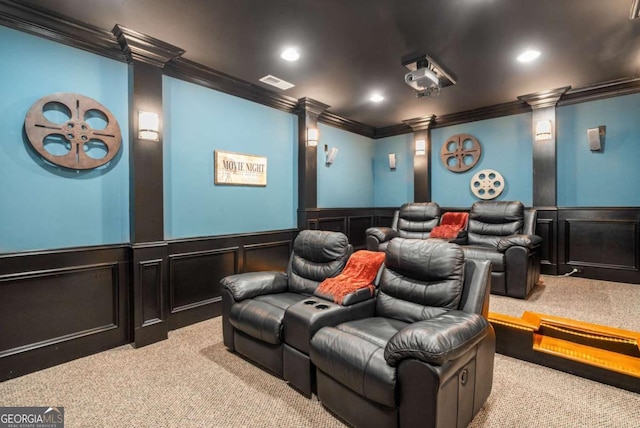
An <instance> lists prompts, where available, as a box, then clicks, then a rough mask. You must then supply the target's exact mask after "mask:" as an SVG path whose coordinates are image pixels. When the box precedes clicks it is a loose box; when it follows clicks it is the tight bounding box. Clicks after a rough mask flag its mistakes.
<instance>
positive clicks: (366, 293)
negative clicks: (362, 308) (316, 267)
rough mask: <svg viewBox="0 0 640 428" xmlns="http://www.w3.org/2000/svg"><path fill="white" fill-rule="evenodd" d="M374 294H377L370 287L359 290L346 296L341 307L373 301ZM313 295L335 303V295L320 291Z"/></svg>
mask: <svg viewBox="0 0 640 428" xmlns="http://www.w3.org/2000/svg"><path fill="white" fill-rule="evenodd" d="M374 294H375V293H374V291H372V289H371V288H369V287H364V288H359V289H357V290H354V291H352V292H351V293H349V294H347V295H346V296H344V299H343V300H342V303H340V305H342V306H351V305H355V304H356V303H360V302H363V301H365V300H368V299H373V296H374ZM313 295H314V296H316V297H320V298H322V299H325V300H329V301H334V299H333V295H331V294H326V293H322V292H320V291H318V289H316V291H314V292H313Z"/></svg>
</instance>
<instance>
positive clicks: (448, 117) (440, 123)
mask: <svg viewBox="0 0 640 428" xmlns="http://www.w3.org/2000/svg"><path fill="white" fill-rule="evenodd" d="M530 111H531V107H529V106H528V105H527V104H526V103H525V102H523V101H511V102H508V103H502V104H495V105H492V106H487V107H481V108H477V109H473V110H465V111H461V112H458V113H450V114H445V115H442V116H437V117H436V123H435V125H434V126H433V128H444V127H445V126H452V125H459V124H461V123H468V122H476V121H478V120H487V119H495V118H496V117H503V116H511V115H514V114H520V113H528V112H530Z"/></svg>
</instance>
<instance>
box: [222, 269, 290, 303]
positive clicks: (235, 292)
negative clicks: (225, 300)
mask: <svg viewBox="0 0 640 428" xmlns="http://www.w3.org/2000/svg"><path fill="white" fill-rule="evenodd" d="M220 283H221V284H222V286H223V287H224V288H226V289H227V290H229V292H230V293H231V295H232V296H233V298H234V299H235V300H236V301H237V302H239V301H241V300H246V299H251V298H253V297H256V296H260V295H263V294H274V293H283V292H285V291H287V275H286V274H285V273H284V272H272V271H267V272H248V273H239V274H236V275H229V276H227V277H224V278H222V280H221V281H220Z"/></svg>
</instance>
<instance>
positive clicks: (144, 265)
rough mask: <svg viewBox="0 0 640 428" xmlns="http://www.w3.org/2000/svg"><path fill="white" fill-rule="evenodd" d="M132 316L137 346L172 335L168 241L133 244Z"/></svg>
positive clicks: (134, 342)
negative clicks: (168, 318)
mask: <svg viewBox="0 0 640 428" xmlns="http://www.w3.org/2000/svg"><path fill="white" fill-rule="evenodd" d="M131 253H132V256H131V257H132V260H131V265H132V273H131V309H130V310H131V318H132V320H133V324H132V335H131V337H132V339H133V346H135V347H136V348H139V347H142V346H146V345H149V344H151V343H155V342H158V341H160V340H165V339H166V338H167V337H168V332H169V328H168V324H167V322H166V321H167V313H168V294H169V293H168V290H167V286H168V281H167V268H166V265H167V243H166V242H149V243H143V244H134V245H132V246H131Z"/></svg>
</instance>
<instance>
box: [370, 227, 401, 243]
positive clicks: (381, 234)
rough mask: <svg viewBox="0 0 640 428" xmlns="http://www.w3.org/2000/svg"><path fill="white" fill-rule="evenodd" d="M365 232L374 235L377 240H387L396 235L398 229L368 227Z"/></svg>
mask: <svg viewBox="0 0 640 428" xmlns="http://www.w3.org/2000/svg"><path fill="white" fill-rule="evenodd" d="M365 234H366V235H367V236H373V237H375V238H376V239H377V240H378V241H379V242H387V241H391V240H392V239H393V238H395V237H396V236H398V231H397V230H395V229H392V228H390V227H369V228H367V230H366V231H365Z"/></svg>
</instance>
